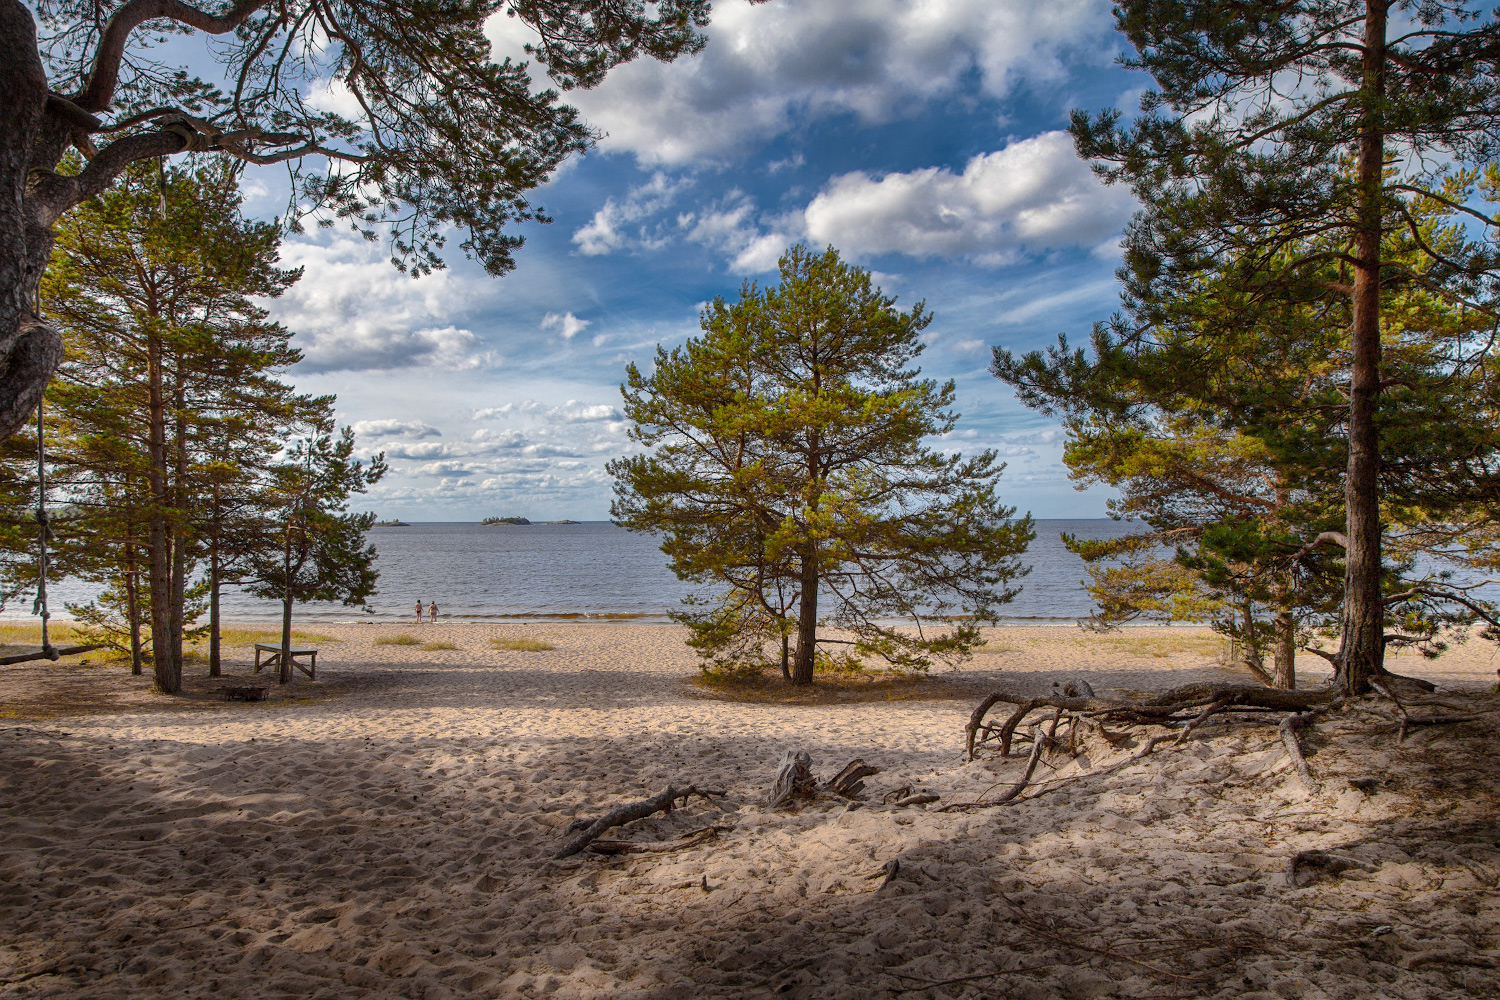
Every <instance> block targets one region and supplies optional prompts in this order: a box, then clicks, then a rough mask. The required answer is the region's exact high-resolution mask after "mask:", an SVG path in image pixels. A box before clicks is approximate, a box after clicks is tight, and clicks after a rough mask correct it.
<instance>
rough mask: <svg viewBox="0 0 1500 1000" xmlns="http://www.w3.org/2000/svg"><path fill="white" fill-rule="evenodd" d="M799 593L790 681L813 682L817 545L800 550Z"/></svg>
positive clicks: (815, 642) (796, 682)
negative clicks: (794, 651) (795, 645)
mask: <svg viewBox="0 0 1500 1000" xmlns="http://www.w3.org/2000/svg"><path fill="white" fill-rule="evenodd" d="M801 560H802V578H801V586H802V596H801V599H800V601H799V602H798V608H797V655H796V658H795V660H794V661H793V663H792V683H793V684H798V685H808V684H811V683H812V682H813V662H814V658H815V657H816V656H817V652H818V568H819V567H818V546H817V543H815V542H814V543H810V544H808V545H806V546H805V547H804V548H803V549H802V554H801Z"/></svg>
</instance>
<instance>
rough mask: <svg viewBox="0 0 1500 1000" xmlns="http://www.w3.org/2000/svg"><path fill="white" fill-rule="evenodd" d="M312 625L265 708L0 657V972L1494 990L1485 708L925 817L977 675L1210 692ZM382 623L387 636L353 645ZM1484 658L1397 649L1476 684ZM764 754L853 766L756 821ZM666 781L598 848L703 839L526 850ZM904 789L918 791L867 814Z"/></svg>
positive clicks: (1071, 635)
mask: <svg viewBox="0 0 1500 1000" xmlns="http://www.w3.org/2000/svg"><path fill="white" fill-rule="evenodd" d="M310 630H311V631H313V632H315V633H320V634H322V635H323V636H325V637H328V638H332V639H336V640H337V641H336V642H328V641H326V639H325V640H323V641H322V642H321V650H320V653H319V660H318V674H319V682H317V683H307V682H306V681H305V679H302V678H299V679H298V681H297V682H296V683H294V684H293V685H292V686H291V690H290V694H291V697H290V698H287V697H283V694H284V693H283V692H281V691H280V690H277V689H276V685H275V684H274V680H272V682H271V687H272V688H273V691H272V696H273V697H272V699H271V700H270V701H267V702H262V703H238V702H236V703H225V702H222V701H218V700H216V699H215V697H214V696H215V695H216V693H217V689H218V687H219V686H220V685H221V684H225V683H230V682H231V680H233V682H236V683H238V682H242V681H246V680H248V679H249V678H248V673H249V666H248V663H249V660H250V658H249V656H248V652H247V649H248V647H245V648H242V647H239V646H236V647H234V648H233V649H232V650H231V654H232V659H233V661H234V662H233V663H232V665H231V669H230V671H229V672H230V673H231V674H232V675H233V678H232V679H231V680H208V679H205V678H201V677H200V676H199V675H201V674H202V673H203V667H202V666H201V665H200V664H192V665H190V666H189V667H188V669H187V673H188V674H189V675H191V677H192V679H191V680H190V683H189V684H188V693H187V695H186V696H185V697H182V698H176V699H168V698H164V697H160V696H157V695H153V694H151V693H150V682H149V678H132V677H129V676H128V674H127V673H126V672H125V671H123V670H122V669H121V668H120V667H118V666H106V667H98V666H87V667H79V666H67V665H64V666H61V667H53V666H50V665H48V666H41V665H25V666H19V667H9V668H0V713H3V715H4V717H3V718H0V995H3V996H57V997H85V996H88V997H103V996H120V997H123V996H223V997H271V996H291V995H296V996H299V997H351V998H352V997H423V998H435V997H465V998H469V997H472V998H492V997H542V996H553V997H578V998H585V997H597V996H635V997H643V998H646V997H651V998H657V997H660V998H667V997H684V998H690V997H701V996H723V997H739V996H778V995H779V996H792V997H819V998H822V997H850V998H855V997H869V996H889V995H914V996H931V997H937V996H946V997H958V996H966V997H967V996H972V997H980V996H1037V997H1051V996H1058V997H1064V996H1066V997H1085V996H1121V997H1136V996H1140V997H1145V996H1168V995H1171V996H1237V997H1272V996H1277V997H1293V996H1308V997H1320V996H1330V997H1355V996H1371V995H1377V994H1378V995H1388V996H1398V995H1399V996H1403V997H1437V996H1454V997H1456V996H1473V995H1484V994H1486V993H1487V992H1491V991H1493V989H1494V988H1495V985H1496V982H1497V980H1496V975H1497V974H1496V972H1495V971H1494V964H1493V963H1494V956H1495V951H1494V949H1495V944H1496V942H1495V940H1494V934H1495V928H1496V927H1497V926H1500V894H1497V893H1496V892H1495V891H1494V890H1495V885H1496V883H1497V879H1500V850H1497V848H1496V843H1495V839H1494V828H1493V817H1494V814H1495V813H1494V808H1495V801H1494V796H1495V788H1496V780H1495V779H1496V778H1497V777H1500V772H1497V765H1496V763H1495V762H1494V755H1493V747H1494V738H1495V735H1496V726H1495V724H1494V723H1493V722H1485V723H1480V724H1476V725H1475V726H1468V727H1461V728H1460V727H1447V728H1444V727H1432V728H1429V729H1425V730H1422V731H1420V732H1416V733H1414V734H1412V735H1409V736H1408V737H1407V738H1406V742H1405V744H1404V745H1402V746H1400V747H1398V746H1397V744H1396V742H1395V735H1394V733H1393V732H1392V731H1391V728H1390V727H1389V726H1384V727H1383V728H1382V725H1381V724H1377V722H1376V721H1374V720H1371V719H1368V718H1365V717H1362V716H1357V715H1354V714H1351V715H1349V716H1348V717H1347V718H1346V717H1343V716H1340V717H1338V718H1336V719H1334V720H1333V721H1330V722H1329V723H1327V724H1326V725H1324V726H1321V727H1320V728H1319V732H1318V733H1317V734H1315V735H1314V736H1313V737H1312V738H1311V739H1310V746H1311V748H1312V749H1313V751H1314V752H1313V753H1312V755H1311V756H1310V758H1309V761H1310V763H1311V765H1312V767H1313V768H1314V769H1315V770H1316V771H1317V772H1318V773H1319V775H1320V777H1321V778H1322V779H1323V781H1324V784H1325V790H1324V791H1323V792H1322V793H1320V794H1319V795H1316V796H1314V795H1310V794H1309V793H1308V792H1307V791H1306V790H1305V789H1304V788H1303V787H1302V786H1301V785H1300V784H1299V783H1298V781H1297V779H1296V776H1295V774H1294V772H1293V770H1292V768H1291V765H1290V763H1289V761H1288V760H1287V758H1286V756H1285V754H1284V753H1283V752H1282V751H1281V749H1280V744H1279V742H1278V741H1277V736H1276V729H1275V726H1274V725H1265V726H1256V725H1239V726H1237V727H1234V728H1231V727H1230V726H1229V725H1228V724H1217V723H1214V722H1210V723H1209V724H1206V725H1205V726H1203V727H1202V729H1201V730H1198V731H1196V732H1195V733H1194V738H1192V739H1190V740H1188V741H1187V743H1186V744H1185V745H1183V746H1181V747H1174V746H1163V748H1162V749H1160V750H1159V751H1157V752H1156V753H1154V754H1152V755H1151V756H1150V757H1147V758H1146V759H1144V760H1142V761H1140V762H1139V763H1135V764H1130V765H1128V766H1124V767H1120V768H1117V769H1115V770H1112V771H1109V772H1108V773H1107V774H1105V773H1101V774H1097V775H1090V774H1089V773H1088V772H1089V771H1090V770H1098V771H1102V770H1103V768H1104V767H1105V766H1107V765H1108V764H1109V763H1111V762H1113V761H1114V760H1115V758H1114V757H1111V756H1110V755H1109V753H1108V752H1107V748H1103V747H1093V748H1090V749H1089V750H1088V751H1087V752H1085V753H1084V754H1083V755H1082V756H1081V757H1080V758H1079V759H1078V760H1076V761H1074V762H1072V763H1069V764H1066V766H1064V767H1063V768H1062V770H1060V771H1058V772H1056V773H1049V774H1047V775H1045V777H1046V778H1047V779H1048V781H1049V782H1050V783H1047V784H1042V785H1039V786H1038V787H1037V789H1036V791H1035V792H1029V793H1028V794H1027V795H1026V796H1023V797H1022V799H1021V800H1020V801H1017V802H1015V803H1013V804H1011V805H1009V806H1006V807H1003V808H998V809H991V810H981V811H975V812H968V813H961V812H958V813H943V812H940V811H938V809H939V808H940V807H941V806H942V805H943V804H948V803H956V802H965V801H973V800H976V799H980V798H982V797H984V796H985V795H987V794H991V795H992V794H993V792H992V790H993V789H994V788H995V787H996V786H997V785H998V786H999V787H1005V784H1006V783H1007V781H1013V780H1014V776H1015V775H1016V773H1017V772H1018V771H1019V770H1020V769H1021V766H1022V761H1021V760H1020V759H1017V758H1016V757H1012V758H1011V759H1009V760H1001V759H1000V758H999V757H998V756H997V755H996V754H994V753H993V752H991V753H989V754H987V755H983V756H981V757H980V758H979V759H978V760H977V761H974V762H965V761H964V759H963V735H964V734H963V729H964V724H965V722H966V721H967V719H968V715H969V712H970V710H971V709H972V708H973V705H974V703H975V701H976V700H977V697H978V694H979V693H982V692H984V691H985V690H986V689H987V688H988V687H989V686H991V685H993V684H995V683H1005V684H1007V685H1009V686H1014V687H1026V688H1034V689H1035V690H1037V691H1038V692H1041V691H1043V690H1045V689H1047V688H1048V687H1049V686H1050V685H1051V683H1052V682H1053V681H1054V680H1059V681H1063V680H1068V679H1071V678H1075V677H1078V676H1080V675H1082V676H1086V677H1087V678H1088V679H1089V680H1090V682H1091V683H1092V684H1093V686H1094V687H1095V688H1096V689H1098V690H1099V691H1100V693H1105V692H1106V691H1113V692H1134V691H1146V690H1155V689H1160V688H1165V687H1169V686H1173V685H1176V684H1180V683H1184V682H1187V681H1193V680H1213V681H1245V680H1246V679H1247V678H1246V676H1245V675H1244V674H1243V673H1241V672H1240V671H1238V670H1234V669H1229V668H1226V667H1224V666H1222V665H1221V664H1220V659H1221V656H1222V652H1223V647H1222V642H1221V640H1219V639H1218V638H1217V637H1215V636H1212V635H1211V634H1209V633H1207V632H1204V631H1200V630H1192V629H1139V630H1130V631H1128V632H1126V633H1124V634H1121V635H1116V636H1110V637H1103V638H1099V637H1093V636H1089V635H1087V634H1084V633H1081V632H1080V631H1078V630H1077V629H1074V628H1011V629H1003V630H997V631H996V632H995V633H994V634H993V635H992V636H991V642H990V644H989V646H987V647H986V649H985V650H983V651H981V652H980V653H979V654H978V655H977V656H976V657H975V658H974V659H973V660H972V661H971V662H970V663H969V664H967V665H966V666H965V667H964V668H963V669H961V670H959V671H954V672H946V671H939V672H937V673H935V675H934V678H933V680H932V681H931V682H930V683H928V684H926V685H923V686H922V689H921V691H920V693H919V695H918V696H917V697H915V698H914V699H907V700H900V701H883V700H876V701H867V702H860V703H852V704H851V703H839V704H829V705H797V706H782V705H774V704H763V703H748V702H743V701H729V700H723V699H721V698H718V697H714V696H713V694H714V693H713V692H711V691H705V690H704V689H703V688H701V687H698V686H695V685H693V684H691V683H690V680H691V678H692V677H693V676H694V675H695V673H696V666H695V661H694V658H693V656H692V654H691V653H690V651H688V650H687V649H685V648H684V646H683V645H682V633H681V631H680V630H679V629H677V628H676V627H674V626H668V625H647V624H559V625H543V624H534V625H531V624H528V625H463V624H454V623H439V624H436V625H428V624H424V625H421V626H416V625H404V626H400V625H389V626H358V625H341V626H313V627H311V628H310ZM402 634H405V635H411V636H413V637H415V638H416V639H418V640H420V643H419V644H417V645H398V644H389V643H386V644H377V640H379V639H382V638H386V639H389V638H391V637H394V636H397V635H402ZM497 639H499V640H502V641H501V642H496V641H494V640H497ZM511 640H528V641H525V642H513V641H511ZM447 644H451V645H452V646H454V647H456V648H453V649H445V648H423V647H424V646H428V647H432V646H443V645H447ZM547 644H550V645H551V646H552V647H553V648H550V649H546V648H535V647H538V646H544V645H547ZM515 645H519V646H522V647H525V648H505V647H507V646H515ZM1492 649H1493V647H1492V646H1488V645H1481V644H1478V643H1473V644H1470V645H1467V646H1464V647H1460V648H1459V649H1458V650H1457V651H1456V652H1455V654H1453V655H1451V656H1449V657H1445V658H1444V659H1442V660H1439V661H1437V662H1436V663H1423V662H1419V661H1417V660H1415V659H1414V658H1405V657H1403V658H1400V659H1398V660H1397V661H1396V664H1395V666H1396V669H1398V670H1403V671H1406V672H1409V673H1419V674H1422V675H1423V676H1427V677H1429V678H1431V679H1433V680H1435V681H1437V682H1439V683H1440V684H1444V685H1447V686H1450V687H1461V688H1466V689H1469V690H1474V691H1483V690H1485V689H1487V688H1488V687H1489V686H1490V685H1492V684H1493V683H1494V681H1495V670H1496V667H1497V666H1500V663H1497V662H1496V656H1495V654H1494V653H1493V652H1492ZM1312 659H1313V658H1308V660H1309V662H1306V663H1305V664H1304V666H1305V668H1306V669H1305V671H1304V673H1305V676H1307V677H1308V679H1309V682H1310V683H1311V682H1313V681H1314V680H1315V679H1316V677H1317V676H1320V675H1322V674H1323V673H1324V671H1322V670H1321V664H1320V663H1318V662H1312ZM261 677H262V678H264V677H265V675H264V674H262V675H261ZM1484 704H1485V705H1487V706H1488V707H1489V708H1490V709H1494V708H1497V707H1500V706H1496V705H1495V704H1494V702H1493V700H1487V701H1485V702H1484ZM1488 718H1490V719H1491V720H1493V719H1495V718H1496V716H1493V715H1491V716H1489V717H1488ZM1486 746H1487V747H1488V748H1489V749H1488V751H1484V750H1483V749H1482V748H1483V747H1486ZM789 749H801V750H806V751H807V752H808V753H809V754H810V755H811V757H812V760H813V770H814V773H815V774H817V775H818V777H820V778H825V777H828V776H831V775H832V774H833V773H834V772H836V771H837V770H838V769H839V768H840V767H842V766H843V765H844V764H845V763H846V762H847V761H849V760H850V759H851V758H853V757H862V758H864V759H865V760H866V761H868V762H869V763H871V764H873V765H876V766H878V767H880V768H882V769H883V770H882V772H881V773H880V774H878V775H875V776H874V777H872V778H869V779H867V781H866V784H867V786H868V787H867V790H866V792H865V794H864V798H863V802H862V803H860V804H858V805H851V804H848V803H846V802H844V801H842V800H838V799H835V798H825V799H820V800H818V801H815V802H813V803H811V804H807V805H804V806H802V807H800V808H798V809H793V810H788V811H771V810H768V809H767V808H766V807H765V806H764V801H765V795H766V792H767V790H768V789H769V787H770V784H771V781H772V777H773V774H774V771H775V768H776V765H777V763H778V761H779V759H780V758H781V756H782V754H783V753H784V752H785V751H786V750H789ZM1355 777H1374V778H1376V779H1378V780H1379V782H1380V783H1381V784H1380V785H1379V787H1378V788H1377V789H1376V790H1374V791H1371V792H1365V791H1360V790H1357V789H1356V788H1354V787H1351V786H1350V785H1349V784H1348V779H1349V778H1355ZM1069 778H1071V779H1076V780H1072V781H1059V780H1055V779H1069ZM688 783H692V784H697V785H698V786H699V787H705V788H718V789H722V790H724V791H725V792H726V795H725V796H724V797H723V798H722V799H718V800H715V801H714V802H712V803H704V802H701V801H696V800H695V801H693V802H692V803H690V804H689V805H687V806H686V807H685V808H682V809H679V810H676V811H674V812H672V813H671V814H669V815H661V814H657V815H656V816H654V817H652V818H650V819H646V820H641V821H638V822H635V823H632V824H630V825H628V826H626V827H623V828H620V829H617V830H615V831H613V832H612V834H611V836H613V837H616V838H621V839H631V840H639V841H667V840H671V839H673V838H676V837H680V836H682V835H684V834H687V833H690V832H692V831H695V830H700V829H702V828H704V827H707V826H712V825H720V826H725V827H729V828H731V829H729V830H728V831H727V832H724V833H721V834H720V835H719V836H718V837H717V839H715V840H713V841H711V842H707V843H704V844H701V845H698V846H693V847H689V848H686V849H683V850H680V851H673V852H667V853H661V854H640V855H623V856H618V857H604V856H599V855H595V854H591V853H587V852H585V853H584V854H581V855H579V856H577V857H576V858H573V859H569V860H567V861H562V862H558V861H554V860H552V855H553V853H554V852H555V850H556V846H557V844H558V842H559V839H560V835H561V833H562V832H563V830H564V828H565V827H566V826H567V825H568V823H569V822H570V821H572V820H573V819H575V818H579V817H591V816H595V815H598V814H600V813H602V812H603V811H605V810H606V809H607V808H609V807H612V806H615V805H618V804H620V803H623V802H626V801H630V800H633V799H639V798H643V797H646V796H649V795H652V794H655V793H656V792H659V791H660V790H662V789H663V788H664V787H666V786H667V785H668V784H688ZM904 789H911V790H913V791H923V792H931V793H935V794H937V795H939V796H940V797H941V798H940V800H939V802H938V803H936V804H934V805H931V806H912V807H901V808H897V807H892V806H888V805H885V804H884V802H883V800H884V799H885V798H886V797H887V796H888V794H890V793H896V792H898V791H901V790H904ZM1031 795H1035V797H1030V796H1031ZM1334 847H1337V848H1339V849H1341V850H1344V851H1346V852H1347V853H1348V855H1349V856H1350V857H1351V858H1353V859H1354V860H1355V861H1356V862H1357V863H1358V865H1359V866H1362V867H1355V868H1352V869H1351V870H1349V871H1346V872H1344V873H1342V874H1341V875H1339V876H1338V877H1336V878H1335V877H1324V878H1315V877H1312V876H1311V875H1310V876H1308V877H1306V878H1304V879H1302V880H1301V881H1303V882H1306V883H1307V884H1305V885H1299V886H1297V887H1293V886H1292V885H1290V884H1289V882H1288V878H1287V862H1288V860H1289V858H1290V857H1291V856H1292V855H1293V854H1295V853H1296V852H1298V851H1301V850H1306V849H1310V848H1334ZM893 859H894V860H897V861H898V862H899V867H898V869H897V871H896V874H895V875H894V877H892V878H890V879H888V880H887V879H886V878H885V875H884V872H885V870H886V868H885V866H886V865H887V862H889V861H891V860H893ZM887 883H888V884H887ZM1485 963H1491V964H1488V965H1487V964H1485ZM1007 970H1009V971H1007ZM1028 970H1029V971H1028ZM964 977H975V978H969V979H965V978H964ZM936 982H942V983H943V984H944V985H941V986H934V985H932V984H933V983H936ZM901 991H908V992H906V993H901Z"/></svg>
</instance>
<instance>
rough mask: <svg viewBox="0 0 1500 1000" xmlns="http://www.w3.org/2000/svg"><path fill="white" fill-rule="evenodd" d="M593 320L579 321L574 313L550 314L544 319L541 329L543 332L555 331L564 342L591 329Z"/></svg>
mask: <svg viewBox="0 0 1500 1000" xmlns="http://www.w3.org/2000/svg"><path fill="white" fill-rule="evenodd" d="M592 322H593V321H592V320H587V319H579V318H578V317H577V316H574V315H573V314H572V313H563V314H561V315H559V314H558V313H548V314H547V315H545V316H543V317H542V323H541V328H542V329H543V330H555V331H557V334H558V336H560V337H562V339H563V340H572V339H573V338H574V337H576V336H578V335H579V334H580V333H582V332H583V331H584V330H587V329H588V328H589V325H590V324H591V323H592Z"/></svg>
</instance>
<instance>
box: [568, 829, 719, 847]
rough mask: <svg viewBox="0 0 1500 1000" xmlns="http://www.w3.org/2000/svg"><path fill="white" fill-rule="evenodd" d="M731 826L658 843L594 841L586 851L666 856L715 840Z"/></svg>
mask: <svg viewBox="0 0 1500 1000" xmlns="http://www.w3.org/2000/svg"><path fill="white" fill-rule="evenodd" d="M733 829H734V827H732V826H705V827H704V828H703V829H701V830H694V831H693V832H692V833H690V834H688V835H687V836H685V837H678V838H677V839H676V840H664V841H661V842H659V843H650V842H647V841H640V840H596V841H594V842H593V843H592V844H589V847H588V849H589V850H591V851H593V852H594V853H595V854H666V853H669V852H671V851H682V850H686V849H687V848H689V847H697V846H698V845H699V844H702V843H706V842H708V841H710V840H714V839H717V838H718V836H719V834H721V833H728V832H729V831H730V830H733Z"/></svg>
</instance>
